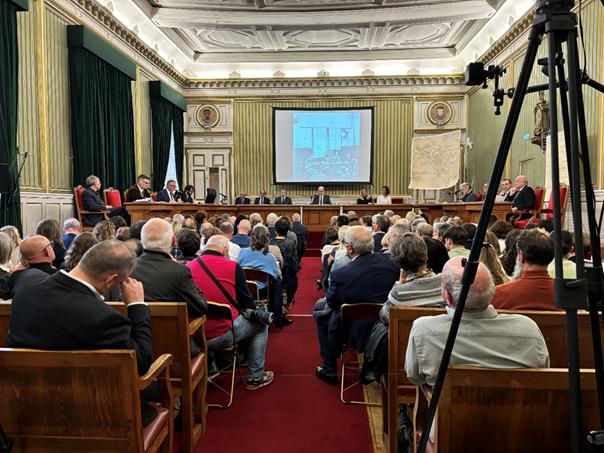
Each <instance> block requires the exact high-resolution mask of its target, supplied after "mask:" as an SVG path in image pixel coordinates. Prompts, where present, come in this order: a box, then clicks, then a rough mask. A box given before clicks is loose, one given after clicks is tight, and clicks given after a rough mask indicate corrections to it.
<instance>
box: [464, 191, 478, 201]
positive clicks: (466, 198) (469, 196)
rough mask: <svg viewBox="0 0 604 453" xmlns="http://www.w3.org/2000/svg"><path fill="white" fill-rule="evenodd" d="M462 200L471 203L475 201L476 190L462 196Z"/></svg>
mask: <svg viewBox="0 0 604 453" xmlns="http://www.w3.org/2000/svg"><path fill="white" fill-rule="evenodd" d="M461 201H463V202H464V203H471V202H473V201H476V194H475V193H474V192H469V193H467V194H465V195H464V196H463V197H461Z"/></svg>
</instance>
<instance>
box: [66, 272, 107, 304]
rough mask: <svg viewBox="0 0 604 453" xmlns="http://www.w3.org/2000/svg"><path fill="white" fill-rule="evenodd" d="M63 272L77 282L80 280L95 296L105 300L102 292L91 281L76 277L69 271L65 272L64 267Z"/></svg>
mask: <svg viewBox="0 0 604 453" xmlns="http://www.w3.org/2000/svg"><path fill="white" fill-rule="evenodd" d="M61 272H62V273H63V274H64V275H67V276H68V277H69V278H71V279H73V280H75V281H76V282H80V283H81V284H82V285H84V286H85V287H86V288H88V289H89V290H90V291H91V292H92V294H94V297H96V298H97V299H98V300H100V301H101V302H105V298H104V297H103V295H102V294H101V293H99V292H98V291H97V290H96V288H95V287H94V286H92V285H91V284H90V283H88V282H87V281H86V280H82V279H81V278H77V277H74V276H73V275H71V274H70V273H69V272H65V271H64V270H63V269H61Z"/></svg>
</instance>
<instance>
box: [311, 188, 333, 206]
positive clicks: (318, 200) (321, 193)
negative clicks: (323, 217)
mask: <svg viewBox="0 0 604 453" xmlns="http://www.w3.org/2000/svg"><path fill="white" fill-rule="evenodd" d="M310 204H331V200H330V199H329V195H326V194H325V187H323V186H319V188H318V189H317V194H316V195H315V196H313V197H312V201H311V202H310Z"/></svg>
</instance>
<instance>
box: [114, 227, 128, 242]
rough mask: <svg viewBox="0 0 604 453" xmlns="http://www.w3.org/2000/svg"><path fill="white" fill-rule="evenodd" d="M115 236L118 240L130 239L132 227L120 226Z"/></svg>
mask: <svg viewBox="0 0 604 453" xmlns="http://www.w3.org/2000/svg"><path fill="white" fill-rule="evenodd" d="M115 238H116V239H117V240H118V241H122V242H125V241H127V240H128V239H130V228H128V227H121V228H119V229H118V230H117V231H116V232H115Z"/></svg>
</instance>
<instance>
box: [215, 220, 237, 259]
mask: <svg viewBox="0 0 604 453" xmlns="http://www.w3.org/2000/svg"><path fill="white" fill-rule="evenodd" d="M219 229H220V231H221V232H222V235H223V236H224V237H225V238H227V239H228V240H229V241H231V240H232V239H233V231H234V229H233V225H231V224H230V222H222V223H221V224H220V228H219ZM240 251H241V247H239V246H238V245H237V244H235V243H234V242H231V243H230V245H229V259H232V260H235V261H237V258H238V257H239V252H240Z"/></svg>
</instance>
